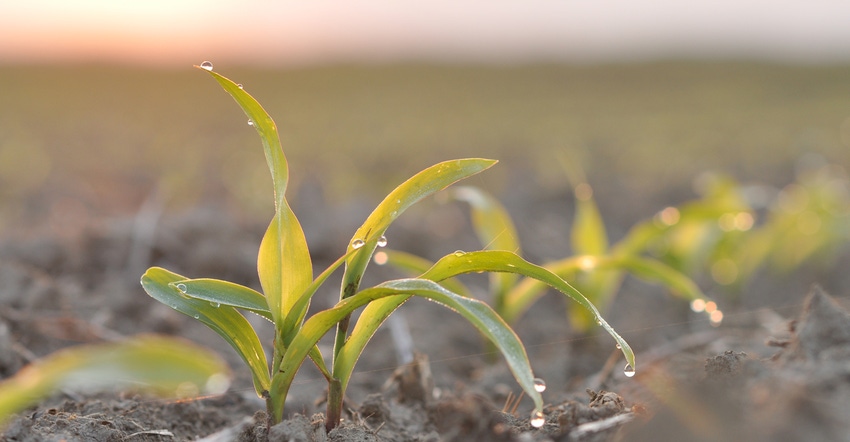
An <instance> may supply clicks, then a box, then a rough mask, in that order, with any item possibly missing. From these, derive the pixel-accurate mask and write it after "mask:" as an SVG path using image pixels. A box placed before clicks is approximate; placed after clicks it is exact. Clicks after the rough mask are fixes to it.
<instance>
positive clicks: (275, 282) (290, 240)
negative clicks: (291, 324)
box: [203, 69, 313, 326]
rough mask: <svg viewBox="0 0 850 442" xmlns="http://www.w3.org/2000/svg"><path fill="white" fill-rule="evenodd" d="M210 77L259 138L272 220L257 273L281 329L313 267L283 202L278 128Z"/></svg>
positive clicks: (252, 103) (241, 94)
mask: <svg viewBox="0 0 850 442" xmlns="http://www.w3.org/2000/svg"><path fill="white" fill-rule="evenodd" d="M203 70H204V71H206V72H209V74H210V75H212V76H213V78H215V80H216V81H218V83H219V84H220V85H221V87H222V88H224V90H225V91H227V92H228V93H229V94H230V95H231V96H232V97H233V99H234V100H236V102H237V103H238V104H239V106H240V107H241V108H242V110H243V111H245V114H246V115H247V116H248V118H249V119H250V121H251V122H252V123H253V126H254V128H255V129H256V130H257V132H258V133H259V134H260V139H261V140H262V143H263V150H264V152H265V155H266V162H267V163H268V165H269V171H270V172H271V175H272V183H273V185H274V196H275V216H274V219H272V222H271V223H270V224H269V227H268V229H267V230H266V234H265V235H264V236H263V240H262V242H261V243H260V253H259V256H258V257H257V270H258V273H259V275H260V284H261V285H262V286H263V292H264V293H265V295H266V299H267V300H268V304H269V309H270V310H271V314H272V317H273V318H274V322H275V325H277V326H281V325H282V324H283V320H284V318H285V317H286V314H287V313H288V312H289V310H290V309H291V308H292V305H293V304H295V302H296V300H297V298H298V296H299V295H300V294H301V293H303V292H304V289H306V288H307V286H308V285H310V282H312V280H313V267H312V261H311V260H310V252H309V250H308V249H307V240H306V238H305V237H304V231H303V230H302V228H301V224H300V223H299V222H298V219H297V218H296V217H295V214H294V213H293V212H292V209H291V208H290V207H289V204H288V203H287V201H286V197H285V195H286V187H287V182H288V180H289V166H288V164H287V161H286V157H285V156H284V154H283V150H282V149H281V146H280V137H279V136H278V132H277V126H276V125H275V122H274V120H272V118H271V117H270V116H269V114H268V113H267V112H266V111H265V109H263V107H262V106H260V103H259V102H257V100H256V99H254V97H252V96H251V95H249V94H248V93H247V92H245V91H244V90H243V89H242V88H240V87H239V86H238V85H237V84H236V83H234V82H233V81H231V80H230V79H228V78H226V77H223V76H222V75H220V74H218V73H216V72H213V71H207V70H206V69H203Z"/></svg>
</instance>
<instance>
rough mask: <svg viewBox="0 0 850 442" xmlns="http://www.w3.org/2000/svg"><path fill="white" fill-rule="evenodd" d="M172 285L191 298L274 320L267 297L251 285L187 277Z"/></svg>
mask: <svg viewBox="0 0 850 442" xmlns="http://www.w3.org/2000/svg"><path fill="white" fill-rule="evenodd" d="M170 285H171V286H172V287H173V288H177V289H178V290H179V291H180V292H182V294H183V295H185V296H188V297H190V298H194V299H200V300H204V301H207V302H209V303H210V304H211V305H215V304H219V305H229V306H231V307H236V308H241V309H245V310H250V311H252V312H254V313H256V314H258V315H260V316H262V317H264V318H266V319H268V320H269V321H273V319H272V315H271V312H270V311H269V305H268V304H267V303H266V297H265V296H263V295H262V294H261V293H259V292H258V291H256V290H254V289H252V288H250V287H245V286H244V285H239V284H234V283H232V282H228V281H222V280H220V279H211V278H198V279H186V280H183V281H177V282H172V283H171V284H170Z"/></svg>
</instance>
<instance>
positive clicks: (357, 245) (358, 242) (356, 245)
mask: <svg viewBox="0 0 850 442" xmlns="http://www.w3.org/2000/svg"><path fill="white" fill-rule="evenodd" d="M365 245H366V242H365V241H363V240H362V239H359V238H358V239H355V240H354V241H351V248H352V249H359V248H361V247H363V246H365Z"/></svg>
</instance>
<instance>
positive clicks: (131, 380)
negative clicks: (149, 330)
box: [0, 335, 230, 424]
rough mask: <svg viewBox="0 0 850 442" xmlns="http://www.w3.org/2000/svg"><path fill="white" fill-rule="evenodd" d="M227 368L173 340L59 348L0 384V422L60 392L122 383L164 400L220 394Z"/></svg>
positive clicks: (205, 353) (151, 338) (227, 379)
mask: <svg viewBox="0 0 850 442" xmlns="http://www.w3.org/2000/svg"><path fill="white" fill-rule="evenodd" d="M228 373H229V370H228V368H227V364H225V363H224V361H222V360H221V359H220V358H218V357H216V356H215V355H214V354H212V353H210V352H209V351H207V350H203V349H201V348H199V347H197V346H195V345H191V344H189V343H186V342H181V341H179V340H176V339H172V338H165V337H159V336H153V335H151V336H139V337H136V338H133V339H130V340H128V341H125V342H121V343H114V344H100V345H89V346H80V347H73V348H69V349H65V350H60V351H58V352H56V353H53V354H51V355H49V356H47V357H45V358H43V359H40V360H38V361H36V362H33V363H32V364H30V365H28V366H26V367H24V368H23V369H21V370H20V371H19V372H18V373H16V374H15V375H14V376H12V377H11V378H9V379H6V380H4V381H3V382H0V424H2V423H3V422H4V421H5V420H6V419H7V418H8V417H9V416H10V415H11V414H12V413H15V412H17V411H20V410H22V409H24V408H26V407H28V406H30V405H32V404H34V403H36V402H37V401H38V400H40V399H42V398H44V397H46V396H49V395H50V394H51V393H52V392H54V391H57V390H61V389H63V388H73V389H75V390H78V389H87V390H94V389H98V388H115V386H116V385H124V386H128V387H132V388H142V389H145V390H148V391H152V392H154V393H158V394H160V395H163V396H172V397H178V398H189V397H194V396H198V395H199V394H220V393H223V392H224V391H225V390H227V387H228V386H229V385H230V376H229V374H228Z"/></svg>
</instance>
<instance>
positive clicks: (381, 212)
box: [342, 158, 497, 298]
mask: <svg viewBox="0 0 850 442" xmlns="http://www.w3.org/2000/svg"><path fill="white" fill-rule="evenodd" d="M496 162H497V161H496V160H486V159H480V158H467V159H461V160H452V161H446V162H442V163H438V164H435V165H433V166H431V167H429V168H427V169H425V170H423V171H421V172H419V173H417V174H416V175H414V176H413V177H411V178H410V179H408V180H407V181H405V182H404V183H402V184H401V185H399V186H398V187H396V188H395V190H393V191H392V192H390V194H389V195H387V197H386V198H384V200H383V201H381V203H380V204H378V207H376V208H375V210H374V211H373V212H372V214H371V215H369V217H368V218H366V221H365V222H364V223H363V225H361V226H360V228H358V229H357V231H356V232H355V233H354V236H353V237H352V239H351V242H350V243H349V245H348V247H349V250H351V249H352V248H354V247H353V246H352V244H354V242H355V241H357V240H360V241H364V242H365V244H364V245H363V246H362V247H360V248H359V249H358V250H360V251H359V253H356V254H354V255H353V256H352V257H351V258H349V259H348V261H347V262H346V268H345V275H344V276H343V281H342V287H343V296H342V297H343V298H345V297H348V296H351V295H353V294H354V293H355V292H356V291H357V288H358V287H359V285H360V278H361V277H362V276H363V272H364V271H365V270H366V266H367V265H368V264H369V260H370V259H371V257H372V252H374V251H375V247H376V246H377V243H378V240H379V239H380V237H381V236H382V235H383V234H384V232H385V231H386V230H387V227H389V225H390V224H391V223H392V222H393V221H395V219H396V218H398V216H399V215H401V214H402V212H404V211H405V210H407V209H408V208H409V207H410V206H412V205H413V204H415V203H416V202H418V201H420V200H421V199H423V198H425V197H426V196H428V195H431V194H433V193H435V192H438V191H440V190H443V189H445V188H446V187H448V186H450V185H452V184H454V183H456V182H457V181H459V180H462V179H464V178H467V177H470V176H472V175H475V174H477V173H479V172H481V171H483V170H486V169H488V168H490V167H492V166H493V165H494V164H496Z"/></svg>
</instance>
